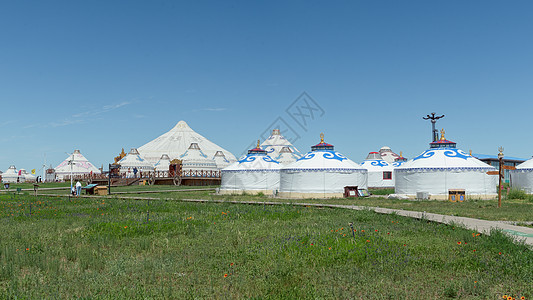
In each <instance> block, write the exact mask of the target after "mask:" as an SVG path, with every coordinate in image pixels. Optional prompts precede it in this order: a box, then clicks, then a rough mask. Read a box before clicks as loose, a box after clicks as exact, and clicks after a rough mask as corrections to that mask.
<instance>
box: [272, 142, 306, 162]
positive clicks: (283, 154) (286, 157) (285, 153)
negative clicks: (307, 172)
mask: <svg viewBox="0 0 533 300" xmlns="http://www.w3.org/2000/svg"><path fill="white" fill-rule="evenodd" d="M299 158H300V157H299V156H298V155H296V154H294V153H292V150H291V148H289V147H288V146H283V148H281V150H280V151H279V155H278V156H277V157H276V158H275V159H276V160H277V161H279V162H280V163H281V164H282V165H288V164H291V163H293V162H295V161H297V160H298V159H299Z"/></svg>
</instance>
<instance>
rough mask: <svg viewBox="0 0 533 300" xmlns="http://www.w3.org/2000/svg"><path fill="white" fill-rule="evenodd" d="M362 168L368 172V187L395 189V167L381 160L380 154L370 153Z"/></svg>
mask: <svg viewBox="0 0 533 300" xmlns="http://www.w3.org/2000/svg"><path fill="white" fill-rule="evenodd" d="M361 167H363V168H365V169H367V170H368V187H379V188H384V187H394V180H393V178H392V171H393V169H394V167H393V166H392V165H391V164H389V163H388V162H386V161H384V160H383V159H382V158H381V155H380V154H379V152H370V153H369V154H368V156H367V157H366V159H365V161H363V162H362V163H361Z"/></svg>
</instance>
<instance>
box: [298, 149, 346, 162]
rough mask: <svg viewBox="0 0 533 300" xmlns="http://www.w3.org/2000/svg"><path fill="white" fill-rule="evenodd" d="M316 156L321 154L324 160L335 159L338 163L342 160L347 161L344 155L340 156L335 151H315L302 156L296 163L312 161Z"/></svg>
mask: <svg viewBox="0 0 533 300" xmlns="http://www.w3.org/2000/svg"><path fill="white" fill-rule="evenodd" d="M318 154H322V157H324V158H325V159H336V160H338V161H343V160H345V159H347V158H346V157H345V156H344V155H342V154H340V153H339V152H336V151H331V150H315V151H312V152H309V153H307V154H306V155H304V156H302V157H301V158H300V159H298V161H300V160H308V159H312V158H314V157H315V155H318Z"/></svg>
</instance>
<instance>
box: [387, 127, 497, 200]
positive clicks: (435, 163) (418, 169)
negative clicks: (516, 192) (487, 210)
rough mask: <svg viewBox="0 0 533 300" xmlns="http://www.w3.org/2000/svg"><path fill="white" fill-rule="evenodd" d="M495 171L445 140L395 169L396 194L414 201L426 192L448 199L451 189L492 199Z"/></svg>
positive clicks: (435, 143)
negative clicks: (491, 173)
mask: <svg viewBox="0 0 533 300" xmlns="http://www.w3.org/2000/svg"><path fill="white" fill-rule="evenodd" d="M489 171H496V168H494V167H491V166H489V165H487V164H486V163H484V162H482V161H480V160H478V159H476V158H474V157H472V156H470V155H468V154H467V153H465V152H464V151H462V150H459V149H456V143H454V142H451V141H448V140H446V139H445V138H444V130H442V131H441V139H440V140H438V141H435V142H432V143H430V149H428V150H426V151H424V152H422V153H421V154H420V155H419V156H417V157H415V158H413V159H411V160H409V161H407V162H406V163H404V164H402V165H401V166H399V167H397V168H395V169H394V177H395V192H396V194H399V195H405V196H408V197H411V198H414V197H416V194H417V192H427V193H429V194H430V195H431V198H432V199H447V197H448V193H449V190H451V189H462V190H465V193H466V196H474V197H476V198H484V199H486V198H493V197H495V196H496V192H497V188H496V185H497V183H498V176H493V175H488V174H487V172H489Z"/></svg>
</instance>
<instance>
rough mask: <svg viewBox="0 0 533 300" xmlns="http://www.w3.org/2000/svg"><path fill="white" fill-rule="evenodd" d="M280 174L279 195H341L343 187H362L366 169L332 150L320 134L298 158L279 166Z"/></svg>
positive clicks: (331, 196) (307, 196) (320, 196)
mask: <svg viewBox="0 0 533 300" xmlns="http://www.w3.org/2000/svg"><path fill="white" fill-rule="evenodd" d="M280 177H281V179H280V192H279V195H280V196H281V197H288V198H334V197H342V196H343V193H344V187H345V186H358V188H359V189H366V188H367V181H368V171H367V170H366V169H365V168H363V167H361V166H360V165H359V164H357V163H355V162H353V161H352V160H350V159H348V158H347V157H345V156H344V155H342V154H341V153H339V152H337V151H335V150H334V147H333V145H330V144H327V143H325V142H324V135H323V134H321V141H320V143H319V144H317V145H315V146H313V147H311V152H308V153H307V154H305V155H304V156H302V157H301V158H300V159H298V161H296V162H294V163H292V164H289V165H287V166H284V167H282V169H281V172H280Z"/></svg>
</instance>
